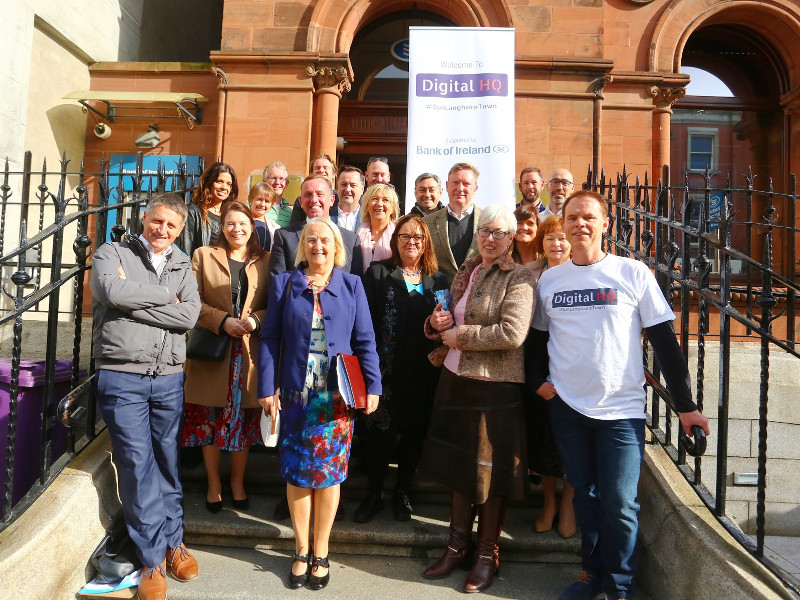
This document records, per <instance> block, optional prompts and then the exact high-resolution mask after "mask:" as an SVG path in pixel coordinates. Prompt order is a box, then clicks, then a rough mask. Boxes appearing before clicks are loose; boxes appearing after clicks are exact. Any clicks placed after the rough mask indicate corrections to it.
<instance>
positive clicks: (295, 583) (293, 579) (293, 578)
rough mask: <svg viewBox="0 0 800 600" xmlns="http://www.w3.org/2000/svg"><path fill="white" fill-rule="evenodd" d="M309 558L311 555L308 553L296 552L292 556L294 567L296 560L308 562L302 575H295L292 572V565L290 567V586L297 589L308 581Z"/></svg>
mask: <svg viewBox="0 0 800 600" xmlns="http://www.w3.org/2000/svg"><path fill="white" fill-rule="evenodd" d="M308 559H309V555H308V554H295V555H293V556H292V567H293V566H294V563H296V562H301V563H305V564H306V572H305V573H303V574H302V575H295V574H294V573H293V572H292V567H289V587H290V588H292V589H295V590H296V589H298V588H301V587H303V586H304V585H305V584H306V582H307V581H308V571H309V568H308Z"/></svg>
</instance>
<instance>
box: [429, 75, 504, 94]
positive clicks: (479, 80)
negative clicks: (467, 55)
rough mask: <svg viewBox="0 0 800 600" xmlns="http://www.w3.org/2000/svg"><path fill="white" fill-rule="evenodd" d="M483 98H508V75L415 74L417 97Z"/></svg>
mask: <svg viewBox="0 0 800 600" xmlns="http://www.w3.org/2000/svg"><path fill="white" fill-rule="evenodd" d="M484 96H508V75H506V74H505V73H471V74H464V75H446V74H444V73H417V97H421V98H481V97H484Z"/></svg>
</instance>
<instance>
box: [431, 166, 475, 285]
mask: <svg viewBox="0 0 800 600" xmlns="http://www.w3.org/2000/svg"><path fill="white" fill-rule="evenodd" d="M479 174H480V173H478V169H476V168H475V167H474V166H472V165H471V164H469V163H456V164H454V165H453V166H452V167H451V168H450V172H449V173H448V174H447V183H446V186H447V197H448V199H449V204H448V205H447V207H446V208H443V209H442V210H440V211H437V212H435V213H433V214H432V215H428V216H427V217H425V222H426V223H427V224H428V228H429V229H430V230H431V239H432V241H433V250H434V252H436V260H437V261H438V263H439V271H441V273H442V274H443V275H444V276H445V277H447V280H448V281H450V282H452V281H453V277H455V276H456V271H458V268H459V267H460V266H461V265H462V264H463V262H464V261H465V260H467V259H468V258H470V257H472V256H474V255H475V253H476V252H477V251H478V238H477V236H476V235H475V230H476V229H477V227H478V217H480V214H481V211H480V209H479V208H478V207H477V206H474V205H473V204H472V199H473V198H474V197H475V192H477V191H478V175H479Z"/></svg>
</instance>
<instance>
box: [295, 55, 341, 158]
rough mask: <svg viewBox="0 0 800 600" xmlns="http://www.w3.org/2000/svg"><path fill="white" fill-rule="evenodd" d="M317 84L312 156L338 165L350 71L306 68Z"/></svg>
mask: <svg viewBox="0 0 800 600" xmlns="http://www.w3.org/2000/svg"><path fill="white" fill-rule="evenodd" d="M306 73H307V74H308V76H309V77H311V78H312V79H313V81H314V122H313V123H312V131H311V156H316V155H317V154H320V153H322V152H324V153H326V154H328V155H330V156H331V157H332V158H333V160H334V162H335V161H336V134H337V128H338V124H339V100H341V98H342V94H343V93H347V92H349V91H350V77H349V75H348V71H347V68H345V67H344V66H338V67H317V66H314V67H306Z"/></svg>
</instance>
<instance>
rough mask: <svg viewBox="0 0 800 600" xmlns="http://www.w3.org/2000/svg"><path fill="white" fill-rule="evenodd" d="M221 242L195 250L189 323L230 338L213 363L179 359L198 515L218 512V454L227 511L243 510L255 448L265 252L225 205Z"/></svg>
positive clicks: (240, 216)
mask: <svg viewBox="0 0 800 600" xmlns="http://www.w3.org/2000/svg"><path fill="white" fill-rule="evenodd" d="M220 223H221V227H222V231H221V233H222V235H220V237H219V239H218V241H217V242H216V244H215V245H213V246H205V247H202V248H198V249H197V250H196V251H195V253H194V256H193V257H192V269H193V270H194V274H195V277H196V278H197V287H198V290H199V292H200V298H201V300H202V302H203V304H202V308H201V309H200V318H199V319H198V321H197V324H198V325H200V326H202V327H205V328H206V329H209V330H211V331H213V332H214V333H220V334H227V335H228V336H229V337H230V342H229V343H228V349H227V354H226V356H225V358H223V360H221V361H212V360H187V361H186V367H185V369H186V383H185V384H184V392H185V395H186V409H185V420H186V424H185V426H184V429H183V446H184V447H190V446H200V447H201V448H202V451H203V462H204V464H205V467H206V474H207V476H208V492H207V494H206V508H207V509H208V510H209V511H211V512H212V513H216V512H219V511H220V510H221V509H222V482H221V481H220V476H219V460H220V451H222V450H226V451H229V452H231V480H230V485H231V492H232V494H233V506H234V507H235V508H237V509H240V510H246V509H247V508H248V507H249V502H248V499H247V495H246V494H245V491H244V471H245V467H246V465H247V454H248V451H249V449H250V446H251V445H253V444H260V443H262V442H261V432H260V430H259V422H260V418H261V409H260V407H259V405H258V401H257V398H256V376H257V369H256V361H257V359H258V356H257V352H258V331H259V330H260V328H261V323H262V321H263V319H264V314H265V312H266V310H265V309H266V306H267V276H268V267H269V253H267V252H264V250H263V249H262V248H261V246H259V244H258V240H257V239H256V236H255V234H254V232H255V225H254V223H253V216H252V214H251V213H250V209H249V208H247V207H246V206H245V205H244V204H241V203H239V202H231V203H229V204H226V205H225V207H224V208H223V209H222V212H221V214H220Z"/></svg>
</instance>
